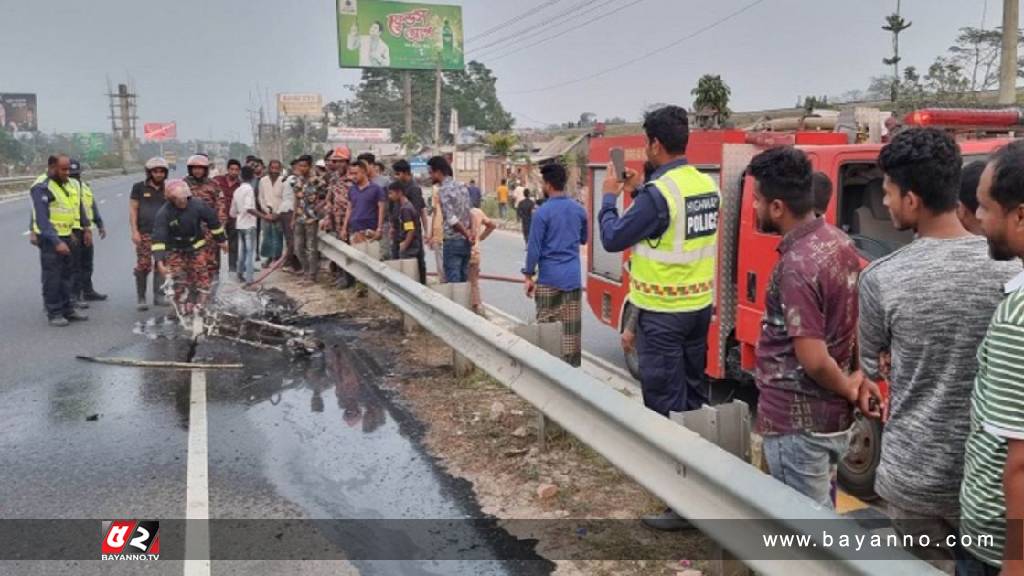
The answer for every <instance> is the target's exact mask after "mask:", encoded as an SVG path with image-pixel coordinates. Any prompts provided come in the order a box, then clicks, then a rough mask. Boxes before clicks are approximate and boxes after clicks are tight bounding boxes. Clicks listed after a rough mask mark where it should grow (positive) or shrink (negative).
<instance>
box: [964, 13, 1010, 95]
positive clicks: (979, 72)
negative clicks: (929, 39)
mask: <svg viewBox="0 0 1024 576" xmlns="http://www.w3.org/2000/svg"><path fill="white" fill-rule="evenodd" d="M1017 38H1018V40H1017V42H1018V44H1021V45H1024V36H1022V35H1021V32H1020V31H1018V32H1017ZM1002 42H1003V30H1002V28H994V29H992V30H986V29H984V28H973V27H970V26H968V27H965V28H961V29H960V34H959V35H958V36H957V37H956V41H955V43H954V44H953V45H952V46H950V47H949V50H948V52H949V58H948V59H949V61H950V62H952V63H954V64H956V65H957V66H959V67H960V69H961V70H962V71H963V75H964V77H965V78H966V79H967V81H968V84H967V89H968V90H970V91H971V92H975V91H979V90H991V89H993V88H995V87H996V86H998V85H999V59H1000V57H1001V56H1002V48H1003V44H1002ZM1022 65H1024V61H1021V62H1018V63H1017V76H1018V77H1024V67H1022Z"/></svg>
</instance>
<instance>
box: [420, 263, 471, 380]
mask: <svg viewBox="0 0 1024 576" xmlns="http://www.w3.org/2000/svg"><path fill="white" fill-rule="evenodd" d="M430 289H431V290H433V291H434V292H437V293H439V294H441V295H442V296H444V297H445V298H447V299H449V300H451V301H452V302H455V303H456V304H458V305H459V306H462V307H463V308H466V309H472V307H473V305H472V303H471V298H470V292H469V284H467V283H465V282H459V283H454V284H453V283H451V282H448V283H446V284H431V285H430ZM452 365H453V366H454V367H455V375H456V376H459V377H462V376H469V375H470V374H472V373H473V370H474V369H475V368H476V367H475V366H474V365H473V363H472V362H470V361H469V359H468V358H466V357H465V356H463V355H462V354H459V352H458V351H457V350H456V349H455V348H452Z"/></svg>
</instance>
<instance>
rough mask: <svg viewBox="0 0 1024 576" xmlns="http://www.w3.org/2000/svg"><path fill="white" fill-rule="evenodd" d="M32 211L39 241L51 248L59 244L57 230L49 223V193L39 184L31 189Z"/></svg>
mask: <svg viewBox="0 0 1024 576" xmlns="http://www.w3.org/2000/svg"><path fill="white" fill-rule="evenodd" d="M30 195H31V197H32V209H33V210H34V211H35V216H36V226H37V227H38V228H39V238H40V240H41V241H42V240H45V241H47V242H49V243H50V245H51V246H57V245H58V244H60V243H61V240H60V236H58V235H57V230H56V229H55V228H54V227H53V224H51V223H50V192H49V190H47V189H46V187H45V186H43V185H41V184H39V185H36V186H33V187H32V192H31V193H30Z"/></svg>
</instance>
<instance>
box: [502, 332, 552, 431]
mask: <svg viewBox="0 0 1024 576" xmlns="http://www.w3.org/2000/svg"><path fill="white" fill-rule="evenodd" d="M513 332H515V334H516V335H517V336H519V337H520V338H522V339H524V340H526V341H527V342H529V343H530V344H533V345H534V346H536V347H538V348H540V349H542V350H544V351H545V352H547V353H548V354H551V355H552V356H554V357H555V358H559V359H561V358H562V323H561V322H544V323H541V324H526V325H522V326H516V327H515V329H514V330H513ZM547 424H548V419H547V418H546V417H545V416H544V413H543V412H541V411H540V410H537V447H538V448H540V450H541V451H544V450H546V449H547V440H548V426H547Z"/></svg>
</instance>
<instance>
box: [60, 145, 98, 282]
mask: <svg viewBox="0 0 1024 576" xmlns="http://www.w3.org/2000/svg"><path fill="white" fill-rule="evenodd" d="M69 174H70V176H71V183H72V184H75V185H76V186H77V187H78V200H79V202H81V203H82V210H83V211H85V217H86V218H87V219H88V220H89V222H91V223H92V225H93V226H95V227H96V229H97V231H98V232H99V233H100V238H101V239H106V238H107V229H106V227H104V226H103V217H102V216H100V209H99V206H97V205H96V197H95V196H94V195H93V193H92V188H91V187H90V186H89V183H88V182H86V181H85V180H82V165H81V163H79V161H78V160H74V159H72V160H71V170H70V172H69ZM83 234H84V231H83V230H82V229H81V228H77V229H75V237H76V242H75V244H77V246H78V250H77V251H76V255H77V256H78V258H77V259H76V261H75V266H76V269H75V272H76V274H75V280H74V283H73V285H72V287H71V298H72V300H75V301H78V302H98V301H102V300H106V299H107V295H106V294H100V293H99V292H97V291H96V289H95V288H94V287H93V285H92V271H93V260H94V257H95V245H94V244H93V243H91V242H90V243H88V244H86V243H85V242H84V241H83V239H82V236H83Z"/></svg>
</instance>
